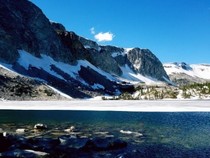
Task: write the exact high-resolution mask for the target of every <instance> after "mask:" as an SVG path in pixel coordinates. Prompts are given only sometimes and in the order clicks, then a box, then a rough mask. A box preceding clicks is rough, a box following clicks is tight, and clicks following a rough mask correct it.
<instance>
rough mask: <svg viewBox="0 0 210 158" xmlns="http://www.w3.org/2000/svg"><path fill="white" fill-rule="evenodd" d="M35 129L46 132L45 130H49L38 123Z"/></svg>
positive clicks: (44, 125)
mask: <svg viewBox="0 0 210 158" xmlns="http://www.w3.org/2000/svg"><path fill="white" fill-rule="evenodd" d="M34 129H38V130H44V129H47V125H46V124H42V123H37V124H35V125H34Z"/></svg>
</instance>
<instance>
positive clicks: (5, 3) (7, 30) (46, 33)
mask: <svg viewBox="0 0 210 158" xmlns="http://www.w3.org/2000/svg"><path fill="white" fill-rule="evenodd" d="M0 3H1V6H0V20H1V23H0V43H1V45H0V60H1V61H3V62H6V63H13V62H15V61H16V59H17V58H18V52H17V50H25V51H27V52H29V53H31V54H33V55H34V56H37V57H39V56H40V54H46V55H49V56H51V57H53V58H54V59H56V60H62V61H64V62H67V63H71V62H72V61H73V56H72V54H71V52H70V51H69V50H68V49H67V48H66V47H65V46H64V45H63V44H62V42H61V41H60V39H59V38H58V37H57V34H56V32H55V31H54V29H53V28H52V26H51V24H50V22H49V20H48V19H47V17H46V16H45V15H44V14H43V13H42V11H41V10H40V9H39V8H38V7H36V6H35V5H34V4H33V3H31V2H30V1H27V0H19V1H18V3H17V1H15V0H0ZM8 48H9V49H8Z"/></svg>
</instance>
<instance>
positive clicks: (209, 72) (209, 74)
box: [163, 63, 210, 79]
mask: <svg viewBox="0 0 210 158" xmlns="http://www.w3.org/2000/svg"><path fill="white" fill-rule="evenodd" d="M163 66H164V69H165V71H166V73H167V74H168V75H171V74H181V73H184V74H187V75H189V76H192V77H199V78H203V79H210V65H208V64H191V65H187V64H186V65H185V67H183V66H182V64H180V63H166V64H163Z"/></svg>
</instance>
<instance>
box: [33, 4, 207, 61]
mask: <svg viewBox="0 0 210 158" xmlns="http://www.w3.org/2000/svg"><path fill="white" fill-rule="evenodd" d="M31 1H32V2H33V3H35V4H36V5H37V6H38V7H40V8H41V9H42V11H43V12H44V13H45V15H46V16H47V17H48V18H49V19H50V20H52V21H56V22H59V23H62V24H63V25H64V26H65V27H66V29H67V30H69V31H74V32H75V33H77V34H78V35H81V36H84V37H86V38H88V39H92V40H94V41H99V44H102V45H115V46H120V47H126V48H130V47H140V48H148V49H150V50H151V51H152V52H153V53H154V54H155V55H156V56H157V57H158V58H159V59H160V60H161V61H162V62H174V61H177V62H181V61H184V62H187V63H191V64H192V63H210V0H119V1H118V0H60V1H59V0H50V1H46V0H31Z"/></svg>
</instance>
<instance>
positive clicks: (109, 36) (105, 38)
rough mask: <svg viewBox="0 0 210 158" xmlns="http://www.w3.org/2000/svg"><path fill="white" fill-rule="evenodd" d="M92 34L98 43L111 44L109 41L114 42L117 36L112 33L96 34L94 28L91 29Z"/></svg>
mask: <svg viewBox="0 0 210 158" xmlns="http://www.w3.org/2000/svg"><path fill="white" fill-rule="evenodd" d="M90 33H91V34H92V35H94V38H95V39H96V40H97V41H98V42H109V41H112V40H113V38H114V37H115V35H114V34H113V33H111V32H99V33H96V31H95V28H94V27H91V28H90Z"/></svg>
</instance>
